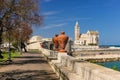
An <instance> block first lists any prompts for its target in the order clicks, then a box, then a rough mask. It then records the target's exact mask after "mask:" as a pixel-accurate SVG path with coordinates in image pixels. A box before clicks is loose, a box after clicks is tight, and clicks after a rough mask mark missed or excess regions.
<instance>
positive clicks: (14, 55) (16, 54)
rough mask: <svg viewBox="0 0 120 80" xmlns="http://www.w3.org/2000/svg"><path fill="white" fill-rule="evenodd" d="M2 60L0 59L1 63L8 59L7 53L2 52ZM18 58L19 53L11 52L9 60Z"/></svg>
mask: <svg viewBox="0 0 120 80" xmlns="http://www.w3.org/2000/svg"><path fill="white" fill-rule="evenodd" d="M2 55H3V57H4V58H3V59H0V62H3V61H5V60H7V59H8V52H3V53H2ZM17 56H20V53H19V52H11V59H14V57H17Z"/></svg>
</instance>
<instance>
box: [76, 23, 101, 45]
mask: <svg viewBox="0 0 120 80" xmlns="http://www.w3.org/2000/svg"><path fill="white" fill-rule="evenodd" d="M74 32H75V40H74V44H75V45H81V46H83V45H85V46H87V45H90V46H92V45H94V46H98V44H99V33H98V31H89V30H88V31H87V33H85V34H81V33H80V27H79V24H78V22H76V25H75V31H74Z"/></svg>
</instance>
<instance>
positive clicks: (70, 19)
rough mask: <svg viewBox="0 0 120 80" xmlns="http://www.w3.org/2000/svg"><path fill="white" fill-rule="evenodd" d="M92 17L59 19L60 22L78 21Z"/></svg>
mask: <svg viewBox="0 0 120 80" xmlns="http://www.w3.org/2000/svg"><path fill="white" fill-rule="evenodd" d="M90 19H91V18H90V17H86V18H65V19H62V20H58V21H59V22H61V21H78V20H90Z"/></svg>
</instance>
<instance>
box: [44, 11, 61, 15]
mask: <svg viewBox="0 0 120 80" xmlns="http://www.w3.org/2000/svg"><path fill="white" fill-rule="evenodd" d="M59 12H60V11H49V12H44V13H43V15H44V16H48V15H54V14H57V13H59Z"/></svg>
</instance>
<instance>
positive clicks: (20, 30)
mask: <svg viewBox="0 0 120 80" xmlns="http://www.w3.org/2000/svg"><path fill="white" fill-rule="evenodd" d="M21 32H22V29H21V28H19V34H20V35H19V36H20V41H19V46H20V54H22V48H21V46H22V45H21V42H22V41H21V38H22V35H21Z"/></svg>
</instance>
